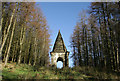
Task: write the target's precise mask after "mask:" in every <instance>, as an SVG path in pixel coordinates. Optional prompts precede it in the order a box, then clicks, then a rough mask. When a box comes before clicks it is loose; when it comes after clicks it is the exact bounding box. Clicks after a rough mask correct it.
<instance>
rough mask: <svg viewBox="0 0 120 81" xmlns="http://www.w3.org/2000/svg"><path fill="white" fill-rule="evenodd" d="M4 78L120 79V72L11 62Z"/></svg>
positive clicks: (3, 71) (4, 71)
mask: <svg viewBox="0 0 120 81" xmlns="http://www.w3.org/2000/svg"><path fill="white" fill-rule="evenodd" d="M2 78H3V80H4V79H84V80H90V79H91V80H93V79H120V75H119V73H116V72H109V71H104V70H98V69H94V68H92V67H74V68H63V69H57V68H53V67H49V68H47V67H38V66H35V67H33V66H30V65H25V64H20V65H17V64H15V63H11V64H10V63H9V64H8V65H7V66H6V67H4V68H3V69H2Z"/></svg>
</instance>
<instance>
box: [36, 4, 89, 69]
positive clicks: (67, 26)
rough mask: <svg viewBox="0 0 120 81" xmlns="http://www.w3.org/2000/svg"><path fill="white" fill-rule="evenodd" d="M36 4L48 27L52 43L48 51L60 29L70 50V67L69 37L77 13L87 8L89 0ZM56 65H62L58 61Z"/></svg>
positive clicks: (70, 63) (70, 64)
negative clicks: (87, 0) (84, 0)
mask: <svg viewBox="0 0 120 81" xmlns="http://www.w3.org/2000/svg"><path fill="white" fill-rule="evenodd" d="M36 5H37V6H38V7H39V8H41V10H42V12H43V15H44V16H45V17H46V20H47V23H48V26H49V28H50V33H51V37H50V39H51V45H52V46H51V47H50V48H51V49H50V51H52V49H53V45H54V42H55V39H56V37H57V34H58V31H59V30H60V32H61V34H62V37H63V40H64V43H65V46H66V48H67V50H68V51H70V54H69V66H70V67H72V66H73V63H72V59H71V58H70V56H71V55H72V49H71V48H70V37H71V35H72V33H73V30H74V27H75V25H76V22H77V20H78V15H79V13H80V12H82V11H83V10H87V9H89V6H90V2H37V3H36ZM57 67H58V68H60V67H62V63H61V62H58V64H57Z"/></svg>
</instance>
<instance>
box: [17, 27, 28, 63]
mask: <svg viewBox="0 0 120 81" xmlns="http://www.w3.org/2000/svg"><path fill="white" fill-rule="evenodd" d="M25 31H26V28H23V25H22V29H21V37H20V54H19V57H18V64H20V62H21V56H22V46H23V41H24V39H25Z"/></svg>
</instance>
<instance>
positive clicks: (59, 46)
mask: <svg viewBox="0 0 120 81" xmlns="http://www.w3.org/2000/svg"><path fill="white" fill-rule="evenodd" d="M66 51H67V49H66V47H65V44H64V41H63V38H62V35H61V33H60V30H59V32H58V35H57V38H56V40H55V43H54V47H53V50H52V52H56V53H62V52H66Z"/></svg>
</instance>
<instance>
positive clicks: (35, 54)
mask: <svg viewBox="0 0 120 81" xmlns="http://www.w3.org/2000/svg"><path fill="white" fill-rule="evenodd" d="M34 46H35V52H34V64H33V66H35V64H36V58H37V39H36V37H35V45H34Z"/></svg>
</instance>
